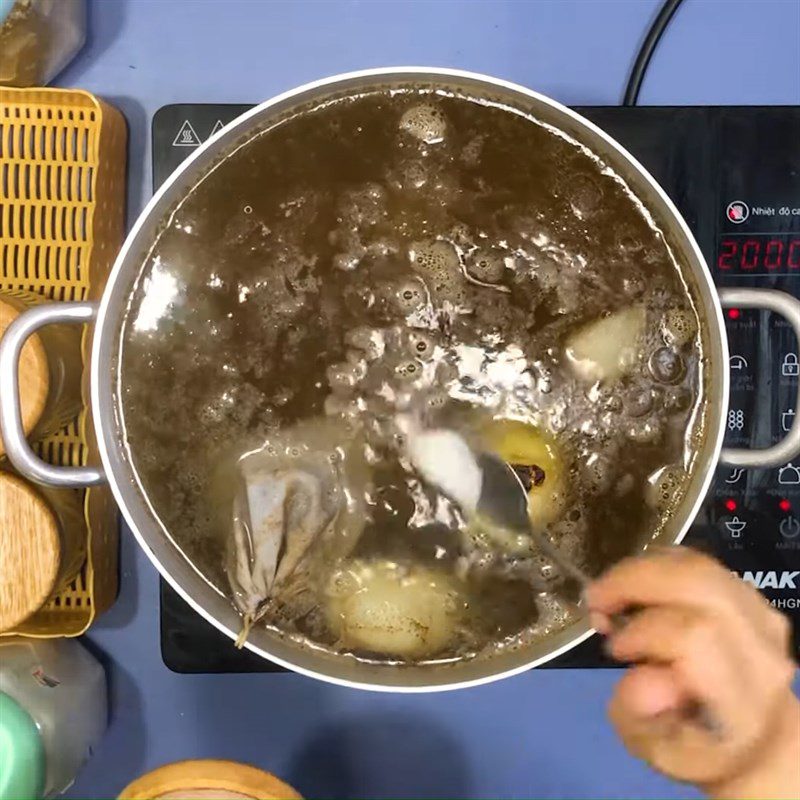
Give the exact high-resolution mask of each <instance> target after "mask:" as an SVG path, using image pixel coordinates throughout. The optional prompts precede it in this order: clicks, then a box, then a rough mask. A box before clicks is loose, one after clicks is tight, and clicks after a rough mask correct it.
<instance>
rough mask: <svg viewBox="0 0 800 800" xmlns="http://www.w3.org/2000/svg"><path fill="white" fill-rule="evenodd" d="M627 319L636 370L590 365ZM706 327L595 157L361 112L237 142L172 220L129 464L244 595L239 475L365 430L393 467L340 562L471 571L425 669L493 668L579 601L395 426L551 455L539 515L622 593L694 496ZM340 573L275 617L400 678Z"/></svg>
mask: <svg viewBox="0 0 800 800" xmlns="http://www.w3.org/2000/svg"><path fill="white" fill-rule="evenodd" d="M630 309H634V310H635V311H634V312H633V313H634V314H635V315H636V318H637V319H639V320H641V326H640V327H641V332H640V335H638V338H637V340H636V342H635V343H634V342H628V343H620V347H622V346H623V344H628V345H630V346H632V347H633V348H634V349H633V350H632V352H631V354H630V357H628V358H627V361H628V362H629V363H627V362H626V363H625V364H624V365H622V366H620V368H619V373H620V374H615V375H613V376H606V377H604V378H600V379H595V378H596V376H592V375H588V376H587V374H586V373H585V371H584V372H581V369H579V368H577V367H579V366H580V363H582V362H580V359H578V360H576V359H575V358H573V359H572V362H573V363H571V362H570V356H569V343H570V342H571V341H575V340H574V339H572V338H571V337H574V336H575V334H576V332H578V331H580V330H585V329H586V326H588V325H592V324H594V323H596V322H597V321H598V320H601V319H610V318H614V315H615V314H617V313H618V312H621V313H622V314H623V315H624V314H625V313H631V312H629V311H627V310H630ZM620 318H621V317H617V319H620ZM593 330H594V329H590V333H589V335H588V337H587V338H588V339H589V341H590V344H591V339H592V338H593V333H592V331H593ZM699 330H700V325H699V322H698V319H697V315H696V311H695V308H694V305H693V301H692V298H691V293H690V291H689V289H688V288H687V284H686V282H685V280H684V279H683V276H682V274H681V271H680V267H679V265H678V264H677V263H676V261H675V259H674V257H673V255H672V253H671V251H670V249H669V248H668V246H667V245H666V243H665V241H664V238H663V235H662V232H661V231H660V230H659V229H658V228H657V226H656V225H655V224H654V222H653V220H652V219H651V218H650V217H649V215H648V214H647V213H646V211H645V210H644V208H643V207H642V205H641V203H640V202H639V201H638V200H637V198H636V197H635V196H634V195H633V193H632V192H631V190H630V189H629V187H628V186H627V185H626V183H625V182H624V181H623V180H622V178H621V177H620V176H619V175H617V174H615V173H614V171H613V170H612V169H610V168H609V167H608V166H607V165H605V164H604V163H602V162H601V161H600V160H599V159H598V158H597V157H596V156H595V155H593V154H592V153H591V152H589V151H588V150H587V149H586V148H584V147H582V146H581V145H580V144H579V143H577V142H575V141H573V140H571V139H570V138H569V137H568V136H566V135H565V134H563V133H561V132H559V131H555V130H554V129H552V128H551V127H549V126H546V125H544V124H541V123H540V122H538V121H537V120H535V119H532V118H530V117H528V116H525V115H523V114H521V113H519V112H517V111H515V110H513V109H509V108H506V107H501V106H498V105H493V104H492V103H490V102H488V101H486V100H479V99H476V98H470V97H466V96H459V95H453V94H449V93H445V92H435V93H434V92H431V91H429V90H425V89H413V88H408V89H404V90H400V89H393V90H392V91H391V92H389V91H380V90H375V91H372V92H367V93H364V94H359V95H353V96H344V97H339V98H338V99H336V100H335V101H330V102H328V103H326V104H324V105H320V106H318V107H315V108H309V109H304V110H302V111H301V112H299V113H296V114H292V115H288V116H286V117H284V118H283V119H281V120H280V121H279V122H278V123H276V124H274V125H272V126H271V127H270V128H268V129H266V130H263V131H260V132H259V133H258V134H256V135H254V136H252V138H250V139H249V140H248V141H246V142H244V143H242V144H240V145H239V146H238V147H237V148H236V149H235V150H234V151H233V152H232V153H231V154H229V155H228V156H227V157H226V158H225V159H223V160H221V161H220V162H219V163H218V164H216V166H215V167H214V168H213V169H211V170H210V171H209V172H208V173H207V174H206V175H205V176H204V178H203V179H202V180H200V181H199V182H198V183H197V185H196V186H195V187H194V188H193V189H192V191H191V192H190V193H189V194H188V196H187V197H186V199H184V200H183V201H182V202H181V204H180V206H179V207H178V208H176V209H175V210H174V212H173V213H172V215H171V216H170V218H169V224H167V225H166V226H165V227H164V229H163V231H162V232H161V233H160V235H159V237H158V240H157V242H156V244H155V246H154V248H153V249H152V251H151V252H150V253H149V254H148V255H147V258H146V259H145V260H144V262H143V264H142V271H141V275H140V278H139V280H138V282H137V285H136V288H135V291H134V293H133V296H132V300H131V303H130V306H129V308H128V311H127V314H126V318H125V322H124V327H123V336H122V348H121V370H120V381H119V387H118V393H119V398H120V405H121V412H122V416H123V418H124V426H125V431H126V437H127V439H126V445H127V448H128V452H129V457H130V460H131V462H132V464H133V466H134V469H135V472H136V475H137V479H138V481H139V484H140V487H141V490H142V491H143V493H144V494H145V495H146V496H147V498H148V500H149V503H150V505H151V507H152V509H153V511H154V513H155V514H156V515H157V516H158V518H159V520H160V522H161V523H162V525H163V526H164V528H165V529H166V530H167V531H168V532H169V534H170V535H171V537H172V538H173V540H174V541H175V542H176V543H177V544H178V546H179V547H180V548H181V549H182V551H183V552H184V553H185V555H186V557H187V558H188V559H189V560H190V561H191V562H192V563H193V564H194V565H195V566H196V567H197V568H198V569H199V570H200V571H201V572H202V573H203V575H204V576H205V577H206V579H207V580H208V581H209V582H210V583H212V584H213V585H214V586H215V587H217V588H218V590H220V591H222V592H224V593H226V594H229V595H230V594H231V589H230V582H229V575H228V574H227V572H226V566H225V565H226V563H228V562H229V558H228V555H227V553H228V552H229V549H230V541H231V503H232V497H233V494H234V480H233V478H231V479H230V480H228V479H227V478H228V476H232V475H234V474H235V472H236V464H237V462H238V461H239V459H240V457H241V456H242V454H244V453H252V452H254V451H259V452H261V451H263V450H264V448H267V447H268V448H273V449H274V448H276V447H277V448H279V449H280V448H281V447H284V446H285V444H286V438H285V437H286V432H287V431H290V432H291V431H292V430H294V429H295V426H297V425H298V424H299V425H301V428H300V430H301V431H302V430H304V428H302V425H307V424H308V421H309V420H312V421H313V420H327V422H325V423H321V424H323V425H334V426H335V425H337V424H341V425H342V426H344V428H343V429H346V431H347V434H346V437H345V438H347V439H348V441H350V442H356V443H357V446H358V448H359V452H360V453H361V454H362V456H363V459H364V463H365V464H367V465H368V469H369V475H370V477H369V481H368V482H367V483H366V484H364V486H363V496H362V497H360V498H359V500H360V506H359V508H360V509H361V510H362V511H363V520H362V526H361V527H362V528H363V530H361V531H360V533H359V536H358V541H357V543H356V544H355V546H354V548H353V549H349V550H348V551H347V552H343V554H342V560H343V561H344V562H345V563H356V564H358V565H363V564H370V563H376V560H381V563H388V562H391V563H392V564H395V565H397V564H399V565H406V566H405V569H407V570H409V569H410V570H411V571H412V573H413V570H415V569H429V570H435V572H436V575H446V576H448V577H447V579H446V582H452V581H454V582H455V583H457V589H455V590H453V592H455V595H456V596H457V598H458V599H457V603H458V605H459V610H458V614H457V617H458V623H457V625H456V626H455V629H454V632H453V633H452V635H451V636H450V637H449V639H448V641H447V644H446V645H442V646H441V647H439V648H438V649H436V650H435V652H429V653H424V654H423V655H419V656H414V657H413V658H412V660H425V659H426V658H433V657H435V658H436V659H437V660H442V659H460V658H468V657H474V656H476V655H477V654H487V653H491V652H493V651H494V650H496V649H497V648H498V647H510V646H517V645H520V644H525V643H527V642H530V641H532V640H535V639H537V638H541V637H545V636H547V635H549V634H550V633H552V632H553V631H555V630H559V629H560V628H563V627H564V626H566V625H567V624H569V623H570V622H572V621H574V619H575V618H576V617H577V616H578V615H579V614H580V610H579V608H578V605H577V600H578V598H577V592H576V591H575V587H571V586H570V585H569V583H568V582H566V581H564V580H563V579H562V578H561V577H560V576H559V575H558V571H557V569H556V568H555V566H554V565H553V564H550V563H548V562H547V560H546V559H544V558H543V557H541V555H539V554H537V553H535V552H531V553H525V554H520V553H515V552H507V553H502V552H500V553H498V552H497V548H493V547H487V546H486V543H485V541H484V542H481V541H478V539H476V538H475V537H474V536H471V535H470V533H469V530H468V529H469V521H468V520H465V519H464V516H463V514H461V513H460V511H459V509H458V508H457V507H455V506H454V504H452V503H450V502H449V501H448V500H447V498H444V497H441V496H439V495H438V494H437V493H436V491H435V490H433V489H432V488H430V487H428V486H425V485H424V484H423V483H422V482H421V481H420V480H419V477H418V476H417V475H416V474H415V473H414V471H413V469H412V468H411V467H410V465H409V464H408V461H407V459H405V458H404V456H403V452H402V432H400V431H398V429H397V426H396V425H394V420H395V418H396V415H397V413H398V412H400V411H404V410H407V409H408V408H409V407H414V408H416V409H417V410H418V411H419V409H420V408H421V409H422V412H423V413H424V415H426V417H427V418H430V419H435V421H436V422H437V424H440V425H441V424H443V425H450V426H452V427H458V428H459V429H460V430H470V431H474V432H475V435H476V436H477V437H480V436H484V435H485V434H486V431H487V430H494V431H495V434H496V435H495V439H496V440H498V441H499V440H504V441H506V443H507V444H508V443H509V442H511V444H509V446H510V447H512V449H513V446H516V445H514V442H517V443H518V442H520V441H523V442H524V441H527V442H528V443H529V444H528V445H526V446H528V447H529V449H530V447H533V449H534V450H535V449H536V448H537V447H539V445H537V444H536V442H542V441H544V442H546V443H547V447H551V446H552V448H554V449H552V452H555V453H556V456H555V457H554V458H555V461H554V462H553V463H550V465H549V467H548V470H546V471H544V472H543V471H542V469H541V465H540V464H533V465H531V464H528V465H526V468H528V469H531V470H532V468H533V467H534V466H535V467H536V469H537V470H538V472H533V471H531V472H530V476H529V477H530V479H531V480H539V478H540V477H541V481H543V482H544V485H545V486H548V487H554V488H552V492H555V494H553V493H552V492H551V496H550V500H553V498H555V505H553V504H552V503H551V504H550V505H548V506H547V517H546V518H543V519H542V520H541V521H542V523H543V524H544V525H545V526H546V528H547V531H548V535H550V536H551V538H552V539H553V541H554V542H556V543H557V544H558V545H559V546H560V547H562V548H564V550H565V553H568V554H569V556H570V557H571V558H573V559H574V560H576V561H577V562H578V563H580V564H582V565H583V566H584V567H585V568H586V569H587V570H589V571H590V572H593V573H597V572H599V571H601V570H602V569H603V568H605V567H606V566H608V565H609V564H611V563H613V562H614V561H616V560H618V559H619V558H621V557H623V556H625V555H627V554H630V553H632V552H635V551H636V550H637V549H639V548H640V547H641V546H642V544H643V543H644V542H645V541H647V540H648V539H649V538H650V537H652V536H653V535H654V533H655V532H657V531H658V530H659V528H660V526H661V525H662V524H663V523H664V521H665V519H666V518H667V516H668V514H669V513H670V509H671V507H672V506H673V505H674V503H675V502H676V501H677V500H678V499H679V498H680V496H681V494H682V492H683V491H684V488H685V485H686V482H687V481H688V478H689V476H690V474H691V469H692V455H693V453H692V448H691V442H692V441H693V438H692V437H693V436H694V435H696V434H697V429H698V426H700V425H701V422H702V405H703V392H702V381H701V378H700V375H701V362H702V346H701V345H702V342H701V340H700V333H699ZM634 345H635V346H634ZM576 347H578V345H576ZM575 352H577V350H576V351H575ZM579 362H580V363H579ZM576 365H577V367H576ZM502 420H506V421H508V422H507V423H504V422H502ZM498 421H500V422H498ZM504 425H505V426H506V427H503V426H504ZM519 425H521V426H523V427H522V428H519V427H515V426H519ZM492 426H494V428H493V427H492ZM498 426H499V427H498ZM515 431H516V433H515ZM515 436H516V437H517V439H514V437H515ZM504 437H505V439H504ZM531 437H538V438H535V441H534V439H532V438H531ZM301 438H302V437H301ZM489 438H490V439H491V438H492V435H491V434H490V435H489ZM301 444H302V443H301ZM296 445H297V442H295V444H294V445H292V446H296ZM548 452H551V450H548ZM540 472H541V473H542V475H541V476H540V475H539V473H540ZM531 476H532V477H531ZM532 498H533V495H532ZM532 503H533V500H532ZM551 506H552V507H551ZM465 531H466V534H465ZM308 558H310V559H313V558H314V551H313V547H312V549H311V550H309V553H308ZM334 565H335V560H334V562H332V564H331V566H330V570H328V571H329V572H331V571H332V570H333V567H334ZM358 568H359V569H361V568H362V567H361V566H359V567H358ZM380 569H383V567H381V568H380ZM315 574H316V575H317V578H316V580H317V582H318V584H317V585H313V586H310V587H304V588H305V589H307V590H308V591H307V592H306V593H305V594H304V598H305V602H304V605H303V606H302V608H300V607H295V606H293V605H292V604H291V603H282V604H280V605H278V606H275V607H274V608H270V609H267V611H266V613H265V618H264V624H267V625H268V626H270V627H273V628H274V629H276V630H279V631H280V632H281V633H283V634H285V635H289V636H293V637H294V638H296V639H297V640H298V641H300V642H303V641H307V642H310V643H313V644H314V646H317V647H324V648H329V649H332V650H336V651H342V652H347V653H349V654H350V655H353V656H354V657H358V658H364V659H369V660H377V661H396V660H397V658H396V657H395V656H394V655H392V654H391V653H385V652H384V653H382V652H380V650H379V649H377V650H376V649H374V648H373V649H370V648H369V647H364V646H362V645H359V644H358V643H356V644H353V642H352V641H351V642H349V643H348V641H347V640H346V637H345V638H344V639H343V637H342V635H341V631H337V630H335V628H336V626H335V625H333V624H332V623H331V617H330V615H329V614H327V615H326V612H325V608H324V607H325V605H326V603H327V602H328V601H327V600H326V597H328V595H329V591H328V589H329V587H328V588H326V586H325V585H323V584H324V582H325V580H327V579H328V578H329V576H328V575H327V573H326V575H325V576H324V577H322V578H321V577H320V573H319V572H317V573H315ZM425 574H427V573H425ZM450 585H451V584H450V583H448V586H450ZM448 591H449V590H448ZM326 592H327V594H326ZM309 598H310V602H309Z"/></svg>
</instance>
